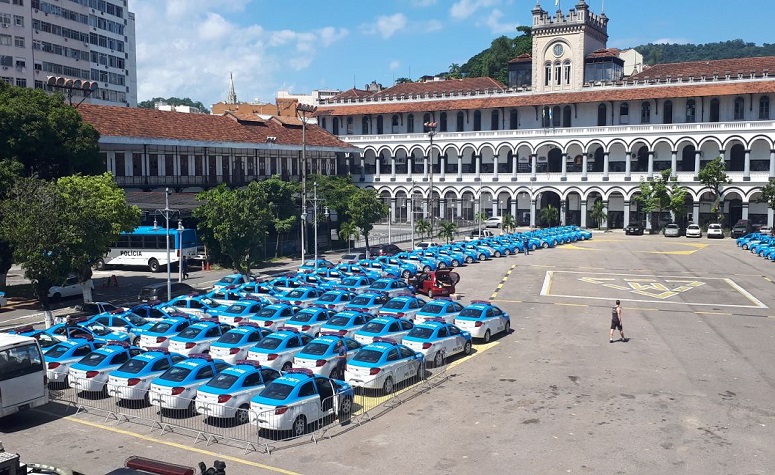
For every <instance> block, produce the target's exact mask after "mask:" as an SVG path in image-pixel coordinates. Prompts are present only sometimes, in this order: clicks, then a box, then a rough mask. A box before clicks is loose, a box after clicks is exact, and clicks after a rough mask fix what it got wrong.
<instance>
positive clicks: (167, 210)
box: [153, 188, 180, 301]
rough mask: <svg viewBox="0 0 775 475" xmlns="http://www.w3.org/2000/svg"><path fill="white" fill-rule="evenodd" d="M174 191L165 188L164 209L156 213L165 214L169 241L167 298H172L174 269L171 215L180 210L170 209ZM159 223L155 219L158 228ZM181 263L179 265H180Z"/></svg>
mask: <svg viewBox="0 0 775 475" xmlns="http://www.w3.org/2000/svg"><path fill="white" fill-rule="evenodd" d="M171 194H172V192H171V191H170V189H169V188H165V189H164V209H157V210H156V214H157V215H159V214H160V215H162V216H164V222H165V226H164V231H165V234H166V236H165V238H166V241H167V300H168V301H169V300H172V271H171V268H170V261H171V260H172V259H171V258H170V216H172V215H173V214H175V213H178V210H174V209H170V195H171ZM158 227H159V226H158V223H157V222H156V219H155V218H154V220H153V228H154V229H158ZM179 266H180V265H178V267H179Z"/></svg>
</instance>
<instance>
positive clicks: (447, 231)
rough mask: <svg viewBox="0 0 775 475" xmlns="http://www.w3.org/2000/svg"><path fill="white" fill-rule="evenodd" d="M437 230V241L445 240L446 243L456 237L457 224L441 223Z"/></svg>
mask: <svg viewBox="0 0 775 475" xmlns="http://www.w3.org/2000/svg"><path fill="white" fill-rule="evenodd" d="M439 228H440V229H439V239H446V240H447V243H449V242H450V241H453V240H454V239H455V236H456V235H457V224H455V223H453V222H451V221H442V222H441V224H440V225H439Z"/></svg>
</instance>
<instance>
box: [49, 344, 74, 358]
mask: <svg viewBox="0 0 775 475" xmlns="http://www.w3.org/2000/svg"><path fill="white" fill-rule="evenodd" d="M70 348H72V347H70V346H67V345H55V346H53V347H51V349H49V350H48V351H46V353H45V355H46V356H47V357H49V358H59V357H60V356H62V355H64V354H65V353H67V350H69V349H70Z"/></svg>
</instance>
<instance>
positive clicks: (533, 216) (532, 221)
mask: <svg viewBox="0 0 775 475" xmlns="http://www.w3.org/2000/svg"><path fill="white" fill-rule="evenodd" d="M535 227H536V200H535V199H533V198H532V197H531V198H530V228H531V229H533V228H535Z"/></svg>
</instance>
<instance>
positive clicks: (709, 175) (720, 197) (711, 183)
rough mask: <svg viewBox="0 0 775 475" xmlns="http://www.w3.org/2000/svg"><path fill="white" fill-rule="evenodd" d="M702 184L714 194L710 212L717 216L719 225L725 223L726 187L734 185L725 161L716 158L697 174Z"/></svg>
mask: <svg viewBox="0 0 775 475" xmlns="http://www.w3.org/2000/svg"><path fill="white" fill-rule="evenodd" d="M697 177H698V178H699V180H700V183H702V184H703V185H705V187H706V188H708V189H709V190H710V191H711V193H713V197H714V201H713V205H712V206H711V208H710V210H711V212H713V213H714V214H715V215H716V219H717V220H718V222H719V223H723V222H724V185H727V184H729V183H732V179H731V178H729V177H728V176H727V173H726V171H725V167H724V160H723V159H722V158H721V157H716V158H714V159H713V160H711V161H710V162H708V163H707V164H706V165H705V167H704V168H703V169H702V170H700V172H699V173H698V174H697Z"/></svg>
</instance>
